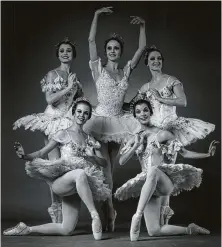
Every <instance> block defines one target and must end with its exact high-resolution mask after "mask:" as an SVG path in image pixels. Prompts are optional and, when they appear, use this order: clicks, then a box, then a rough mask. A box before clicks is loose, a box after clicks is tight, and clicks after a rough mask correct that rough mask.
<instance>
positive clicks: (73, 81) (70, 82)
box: [68, 73, 77, 89]
mask: <svg viewBox="0 0 222 247" xmlns="http://www.w3.org/2000/svg"><path fill="white" fill-rule="evenodd" d="M76 79H77V78H76V73H74V74H73V73H69V75H68V87H69V88H70V89H72V88H73V87H74V85H75V84H76Z"/></svg>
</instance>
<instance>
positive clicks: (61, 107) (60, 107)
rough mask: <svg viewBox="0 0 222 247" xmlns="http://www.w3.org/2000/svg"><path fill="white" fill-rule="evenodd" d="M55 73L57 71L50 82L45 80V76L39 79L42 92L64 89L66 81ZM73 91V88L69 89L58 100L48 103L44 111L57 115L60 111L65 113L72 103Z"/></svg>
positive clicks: (54, 91)
mask: <svg viewBox="0 0 222 247" xmlns="http://www.w3.org/2000/svg"><path fill="white" fill-rule="evenodd" d="M55 71H56V70H55ZM56 73H57V77H56V78H55V79H54V80H53V81H51V82H47V81H46V76H45V77H44V78H43V79H42V80H41V82H40V83H41V87H42V91H43V92H53V93H56V92H58V91H61V90H63V89H65V88H66V87H67V86H68V81H67V80H65V79H63V77H62V76H60V75H59V74H58V72H57V71H56ZM75 93H76V91H75V90H74V89H71V90H70V91H69V92H68V93H67V94H65V95H64V96H63V97H62V98H61V99H60V100H59V101H57V102H55V103H54V104H52V105H50V107H48V108H47V109H46V113H49V114H53V113H55V115H59V114H60V113H66V112H67V111H68V110H69V108H70V106H71V105H72V103H73V97H74V95H75ZM53 111H54V112H53Z"/></svg>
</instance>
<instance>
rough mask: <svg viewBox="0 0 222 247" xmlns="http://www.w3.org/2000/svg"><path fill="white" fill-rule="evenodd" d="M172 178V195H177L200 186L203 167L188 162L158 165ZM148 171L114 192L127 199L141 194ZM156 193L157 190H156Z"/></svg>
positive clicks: (121, 198) (122, 198)
mask: <svg viewBox="0 0 222 247" xmlns="http://www.w3.org/2000/svg"><path fill="white" fill-rule="evenodd" d="M158 168H159V169H160V170H161V171H163V172H164V173H166V174H167V175H168V176H169V178H170V179H171V181H172V183H173V185H174V189H173V192H172V193H171V195H173V196H176V195H178V194H179V193H180V192H181V191H182V190H187V191H189V190H191V189H193V188H194V187H199V186H200V184H201V182H202V172H203V171H202V169H199V168H196V167H193V166H191V165H187V164H162V165H160V166H159V167H158ZM146 174H147V173H146V171H143V172H141V173H139V174H138V175H137V176H136V177H135V178H132V179H130V180H128V181H127V182H126V183H125V184H123V185H122V186H121V187H120V188H118V189H117V190H116V192H115V194H114V196H115V198H117V199H118V200H127V199H128V198H130V197H138V196H140V193H141V189H142V187H143V185H144V183H145V181H146V177H147V175H146ZM154 194H155V192H154Z"/></svg>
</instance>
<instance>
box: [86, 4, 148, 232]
mask: <svg viewBox="0 0 222 247" xmlns="http://www.w3.org/2000/svg"><path fill="white" fill-rule="evenodd" d="M111 8H112V7H105V8H101V9H99V10H97V11H96V12H95V15H94V18H93V21H92V25H91V30H90V34H89V53H90V63H89V65H90V69H91V71H92V76H93V80H94V81H95V84H96V90H97V95H98V96H97V99H98V102H99V103H98V105H97V106H96V108H95V111H94V112H93V115H92V118H91V119H90V121H88V122H87V124H86V125H85V126H84V128H85V131H86V132H88V133H90V134H92V135H93V136H95V137H96V138H97V139H98V140H100V141H102V142H103V144H102V149H103V151H102V152H103V155H104V157H106V160H107V162H108V167H107V169H106V170H105V176H106V178H107V183H108V184H109V185H110V188H111V190H112V188H113V180H112V171H113V163H114V156H112V155H111V154H110V153H108V149H109V143H110V142H115V143H120V142H121V141H122V140H123V139H124V138H125V136H126V135H127V134H130V133H132V132H133V131H135V128H138V127H139V126H138V122H137V121H136V120H135V119H134V118H133V117H132V116H131V115H130V114H124V113H123V110H122V107H123V103H124V98H125V95H126V92H127V89H128V86H129V82H128V81H129V76H130V74H131V72H132V70H133V69H134V68H135V67H136V66H137V64H138V62H139V60H140V58H141V56H142V54H143V51H144V49H145V46H146V35H145V21H144V20H143V19H141V18H140V17H132V18H133V19H132V21H131V24H139V25H140V35H139V48H138V49H137V51H136V53H135V55H134V56H133V58H132V60H131V61H129V62H128V63H127V64H126V66H125V67H124V68H123V69H121V68H119V60H120V58H121V56H122V54H123V48H124V42H123V39H122V38H121V37H120V36H119V35H116V34H113V35H112V36H111V37H110V38H109V39H107V40H106V41H105V45H104V49H105V54H106V58H107V62H106V64H105V65H102V63H101V59H100V58H99V57H98V55H97V48H96V42H95V37H96V31H97V22H98V18H99V16H100V15H101V14H103V13H107V14H111V13H112V12H113V11H112V10H111ZM107 209H108V213H107V219H106V221H107V222H106V226H105V227H106V228H107V229H108V230H109V231H114V223H115V218H116V211H115V210H114V209H113V203H112V198H111V199H109V200H108V208H107Z"/></svg>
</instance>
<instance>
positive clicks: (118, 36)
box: [109, 33, 125, 45]
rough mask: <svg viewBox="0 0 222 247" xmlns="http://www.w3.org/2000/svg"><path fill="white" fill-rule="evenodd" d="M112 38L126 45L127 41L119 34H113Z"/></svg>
mask: <svg viewBox="0 0 222 247" xmlns="http://www.w3.org/2000/svg"><path fill="white" fill-rule="evenodd" d="M109 37H110V38H114V39H118V40H120V41H121V42H122V44H123V45H124V44H125V41H124V39H123V38H122V36H120V35H119V34H117V33H112V34H110V35H109Z"/></svg>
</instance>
